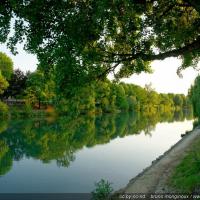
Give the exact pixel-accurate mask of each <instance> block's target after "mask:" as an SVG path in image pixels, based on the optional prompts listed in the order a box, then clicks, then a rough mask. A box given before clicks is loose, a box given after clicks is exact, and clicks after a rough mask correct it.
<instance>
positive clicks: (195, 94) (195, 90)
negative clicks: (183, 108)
mask: <svg viewBox="0 0 200 200" xmlns="http://www.w3.org/2000/svg"><path fill="white" fill-rule="evenodd" d="M188 96H189V98H190V99H191V102H192V105H193V109H194V116H195V117H198V118H200V76H198V77H197V78H196V79H195V81H194V85H192V86H191V88H190V90H189V94H188Z"/></svg>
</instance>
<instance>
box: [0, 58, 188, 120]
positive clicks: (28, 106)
mask: <svg viewBox="0 0 200 200" xmlns="http://www.w3.org/2000/svg"><path fill="white" fill-rule="evenodd" d="M5 57H6V56H5ZM0 59H1V58H0ZM6 59H7V60H9V59H8V57H6ZM10 63H11V60H10ZM10 63H9V64H10ZM3 66H4V67H5V68H6V65H5V64H4V65H3ZM9 66H10V65H8V68H9ZM8 72H9V73H7V74H9V76H8V75H7V77H9V79H6V78H5V77H4V76H3V75H2V77H0V78H1V79H0V81H2V83H1V85H2V87H1V88H0V89H1V90H0V92H1V98H3V99H8V98H14V99H24V106H21V107H20V106H19V108H17V107H16V106H15V107H14V106H11V108H10V113H11V115H12V116H20V115H26V116H34V115H38V114H39V115H40V114H41V112H39V111H37V112H34V111H35V110H36V109H40V108H42V109H43V110H49V109H52V110H53V109H54V110H57V112H58V113H62V114H63V113H64V114H66V113H67V114H73V115H79V114H85V113H87V114H92V113H113V112H119V111H137V112H146V113H147V114H152V113H156V112H168V111H171V112H173V111H174V110H180V109H188V108H189V107H190V102H189V100H188V98H187V97H186V96H184V95H183V94H158V93H157V92H156V91H154V90H153V89H152V87H151V85H150V84H149V85H146V87H145V88H142V87H140V86H137V85H134V84H125V83H117V82H111V81H109V80H107V79H105V80H104V81H100V80H99V81H96V82H93V83H92V84H88V85H87V86H80V87H79V88H77V87H76V88H74V89H73V90H71V91H70V94H69V95H68V96H67V95H64V94H66V92H64V93H60V94H58V93H57V92H56V91H57V89H56V87H57V85H56V76H55V71H54V70H52V71H51V73H50V74H49V73H48V74H47V75H46V74H45V73H44V72H43V71H41V70H39V69H38V70H36V71H35V72H32V73H30V72H28V73H26V74H25V73H23V72H22V71H20V70H19V69H17V70H14V72H10V70H8ZM4 73H5V72H4ZM62 89H63V90H65V89H66V88H62ZM0 106H1V109H2V113H8V112H7V110H8V109H6V108H5V107H6V105H3V103H1V104H0Z"/></svg>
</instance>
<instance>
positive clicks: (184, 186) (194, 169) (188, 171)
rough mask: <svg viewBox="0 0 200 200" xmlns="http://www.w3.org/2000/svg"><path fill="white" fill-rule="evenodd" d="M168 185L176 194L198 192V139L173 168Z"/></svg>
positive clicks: (199, 166)
mask: <svg viewBox="0 0 200 200" xmlns="http://www.w3.org/2000/svg"><path fill="white" fill-rule="evenodd" d="M169 185H170V187H172V188H174V189H175V190H176V191H178V192H186V193H192V192H200V138H198V140H196V141H195V142H194V144H193V145H192V146H191V148H190V150H189V151H188V153H187V155H186V156H185V157H184V159H183V160H182V161H181V162H180V164H179V165H178V166H177V167H176V168H175V170H174V172H173V174H172V176H171V178H170V180H169Z"/></svg>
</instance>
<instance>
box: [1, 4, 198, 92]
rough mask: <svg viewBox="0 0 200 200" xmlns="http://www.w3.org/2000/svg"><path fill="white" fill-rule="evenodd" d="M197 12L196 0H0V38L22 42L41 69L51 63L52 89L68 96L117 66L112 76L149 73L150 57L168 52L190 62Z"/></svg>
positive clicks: (194, 53)
mask: <svg viewBox="0 0 200 200" xmlns="http://www.w3.org/2000/svg"><path fill="white" fill-rule="evenodd" d="M44 11H45V12H44ZM199 13H200V3H199V1H198V0H168V1H165V0H124V1H107V0H90V1H89V0H86V1H79V0H69V1H64V0H58V1H55V0H43V1H32V0H27V1H23V0H1V4H0V42H7V45H8V47H10V49H11V50H12V51H13V53H16V50H17V49H16V44H17V43H20V42H24V47H25V49H26V50H27V51H29V52H32V53H34V54H36V55H37V57H38V59H39V63H40V67H41V68H43V71H44V72H45V73H48V71H49V69H51V68H52V67H53V68H55V71H56V77H57V78H56V85H57V86H58V87H56V88H57V90H58V91H59V92H60V93H65V94H67V95H69V94H70V93H71V90H72V88H74V87H75V86H79V85H83V84H84V83H86V81H87V82H88V81H91V80H94V79H100V78H101V79H104V78H105V77H106V75H107V74H108V73H109V72H112V71H115V69H116V68H117V67H118V69H119V68H120V70H117V73H116V74H115V77H116V78H121V77H127V76H130V75H131V74H132V73H140V72H141V71H145V72H149V71H151V68H150V64H151V61H153V60H156V59H158V60H162V59H165V58H167V57H179V58H181V59H182V61H183V62H182V69H184V68H186V67H188V66H194V67H195V66H196V64H197V63H198V60H199V49H200V38H199V29H200V15H199ZM11 21H12V23H11ZM11 25H12V26H11ZM11 27H13V28H14V33H13V34H9V33H10V32H11ZM63 89H64V90H63ZM72 92H73V91H72Z"/></svg>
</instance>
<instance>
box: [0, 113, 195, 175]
mask: <svg viewBox="0 0 200 200" xmlns="http://www.w3.org/2000/svg"><path fill="white" fill-rule="evenodd" d="M185 119H192V112H191V111H179V112H174V113H171V112H170V113H161V114H157V115H155V114H154V115H149V114H148V115H145V114H144V113H143V114H142V113H139V114H138V113H120V114H112V115H111V114H106V115H101V116H96V117H95V116H80V117H78V118H72V117H60V118H59V119H56V120H51V119H45V120H44V119H43V120H41V119H34V120H15V121H0V175H1V176H2V175H4V174H6V173H7V172H9V171H10V170H11V169H12V164H13V161H19V160H21V159H22V158H24V157H26V158H34V159H37V160H41V161H42V162H43V163H49V162H51V161H56V163H57V166H59V167H69V165H70V163H71V162H73V161H74V160H75V152H77V151H78V150H81V149H82V148H83V147H88V148H91V147H93V146H95V145H97V144H105V143H109V142H110V141H111V140H113V139H114V138H116V137H125V136H127V135H132V134H140V133H141V131H144V133H145V134H148V135H150V134H151V132H152V130H154V128H155V125H156V123H158V122H173V121H184V120H185Z"/></svg>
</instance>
